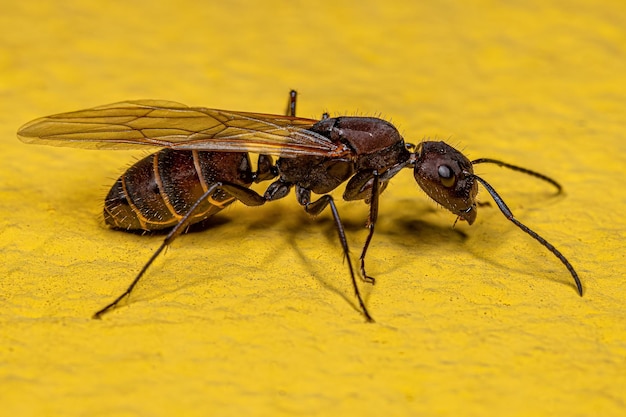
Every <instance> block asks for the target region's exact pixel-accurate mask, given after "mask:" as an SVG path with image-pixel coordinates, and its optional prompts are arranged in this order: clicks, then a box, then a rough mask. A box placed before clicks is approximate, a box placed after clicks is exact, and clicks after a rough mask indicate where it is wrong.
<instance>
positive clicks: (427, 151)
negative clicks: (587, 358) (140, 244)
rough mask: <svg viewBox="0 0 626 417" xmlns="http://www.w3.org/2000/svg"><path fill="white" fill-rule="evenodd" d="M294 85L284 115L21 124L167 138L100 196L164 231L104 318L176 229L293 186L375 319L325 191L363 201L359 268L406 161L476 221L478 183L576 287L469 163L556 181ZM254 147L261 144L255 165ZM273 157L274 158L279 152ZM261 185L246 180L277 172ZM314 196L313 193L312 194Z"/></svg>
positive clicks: (34, 138) (75, 139)
mask: <svg viewBox="0 0 626 417" xmlns="http://www.w3.org/2000/svg"><path fill="white" fill-rule="evenodd" d="M295 104H296V93H295V91H292V92H291V95H290V106H289V109H288V114H289V115H287V116H279V115H271V114H262V113H246V112H236V111H225V110H216V109H207V108H203V107H187V106H185V105H183V104H179V103H175V102H169V101H158V100H138V101H127V102H121V103H115V104H109V105H106V106H101V107H95V108H93V109H88V110H80V111H76V112H70V113H62V114H58V115H54V116H49V117H44V118H41V119H37V120H34V121H32V122H30V123H27V124H26V125H24V126H22V127H21V128H20V130H19V131H18V137H19V138H20V139H21V140H22V141H24V142H26V143H38V144H47V145H55V146H72V147H80V148H89V149H137V148H146V147H158V148H163V149H161V150H160V151H158V152H156V153H154V154H152V155H150V156H148V157H146V158H144V159H142V160H140V161H139V162H137V163H136V164H134V165H133V166H132V167H131V168H130V169H128V171H126V172H125V173H124V174H123V175H122V176H121V177H120V178H119V179H118V180H117V181H116V183H115V184H114V185H113V188H112V189H111V191H110V192H109V195H108V196H107V198H106V200H105V206H104V218H105V221H106V223H107V224H109V225H110V226H112V227H114V228H116V229H121V230H127V231H138V230H145V231H155V230H169V233H168V234H167V236H166V237H165V239H164V241H163V243H162V244H161V246H160V247H159V248H158V249H157V250H156V251H155V252H154V253H153V255H152V257H151V258H150V259H149V260H148V262H147V263H146V264H145V265H144V266H143V268H142V269H141V271H140V272H139V273H138V274H137V276H136V277H135V279H134V280H133V281H132V283H131V284H130V286H129V287H128V288H127V289H126V291H124V292H123V293H122V294H121V295H120V296H119V297H117V298H116V299H115V300H114V301H113V302H111V303H110V304H108V305H107V306H105V307H104V308H102V309H101V310H99V311H98V312H96V313H95V314H94V317H95V318H100V317H101V316H102V315H103V314H104V313H106V312H107V311H109V310H111V309H113V308H115V306H117V304H118V303H119V302H120V301H121V300H122V299H123V298H124V297H126V296H128V295H129V294H130V293H131V292H132V290H133V288H134V287H135V285H136V284H137V282H138V281H139V280H140V279H141V277H142V276H143V275H144V274H145V272H146V270H147V269H148V267H149V266H150V265H151V264H152V263H153V261H154V260H155V259H156V257H157V256H159V254H160V253H161V252H162V251H163V250H164V249H165V247H167V245H169V244H170V243H171V242H172V241H173V240H174V239H175V238H176V237H177V236H179V235H180V234H181V233H183V232H184V231H185V230H186V228H187V227H188V226H190V225H192V224H194V223H198V222H201V221H203V220H205V219H207V218H208V217H210V216H212V215H214V214H215V213H217V212H219V211H220V210H222V209H223V208H224V207H226V206H227V205H229V204H231V203H232V202H234V201H236V200H239V201H241V202H242V203H243V204H245V205H248V206H259V205H262V204H264V203H265V202H267V201H273V200H277V199H280V198H283V197H285V196H286V195H287V194H289V192H290V191H291V189H292V188H295V194H296V199H297V201H298V203H299V204H300V205H302V206H303V207H304V210H305V211H306V212H307V213H309V214H312V215H317V214H319V213H321V212H322V211H323V210H324V209H325V208H326V207H330V209H331V212H332V215H333V219H334V222H335V226H336V229H337V232H338V234H339V240H340V242H341V246H342V249H343V253H344V256H345V257H346V258H347V260H348V262H347V263H348V268H349V272H350V278H351V280H352V285H353V287H354V292H355V294H356V297H357V300H358V303H359V306H360V309H361V311H362V312H363V315H364V316H365V318H366V319H367V320H368V321H373V319H372V317H371V315H370V313H369V312H368V310H367V307H366V306H365V304H364V302H363V299H362V297H361V294H360V291H359V287H358V285H357V280H356V278H355V273H354V271H353V268H352V263H351V261H350V252H349V249H348V242H347V240H346V236H345V231H344V227H343V224H342V222H341V219H340V217H339V213H338V211H337V207H336V206H335V203H334V200H333V198H332V197H331V196H330V195H329V193H330V192H331V191H333V190H334V189H335V188H337V187H338V186H339V185H341V184H342V183H344V182H346V181H347V185H346V188H345V191H344V194H343V198H344V199H345V200H363V201H365V203H366V204H368V205H369V216H368V219H367V227H368V228H369V233H368V236H367V238H366V240H365V244H364V245H363V249H362V251H361V256H360V270H361V277H362V279H363V280H364V281H366V282H368V283H372V284H373V283H374V278H372V277H370V276H368V275H367V274H366V271H365V257H366V253H367V250H368V247H369V244H370V242H371V240H372V237H373V235H374V227H375V225H376V220H377V217H378V201H379V197H380V194H381V193H382V191H383V190H384V189H385V187H386V186H387V184H388V182H389V180H390V179H391V178H393V177H394V176H395V175H396V174H397V173H398V172H400V171H401V170H402V169H404V168H411V169H413V173H414V174H413V175H414V177H415V180H416V181H417V183H418V184H419V185H420V187H421V188H422V189H423V190H424V191H425V192H426V194H428V195H429V196H430V197H432V198H433V199H434V200H435V201H436V202H437V203H439V204H441V205H442V206H443V207H445V208H446V209H448V210H449V211H451V212H452V213H454V214H455V215H456V216H458V219H461V220H465V221H467V222H468V223H469V224H472V223H473V222H474V220H475V219H476V211H477V205H476V194H477V192H478V183H481V184H482V185H483V186H484V187H485V189H486V190H487V191H488V192H489V194H491V196H492V197H493V199H494V201H495V202H496V204H497V205H498V207H499V209H500V210H501V211H502V213H503V214H504V215H505V216H506V218H507V219H509V220H510V221H512V222H513V223H514V224H515V225H516V226H517V227H519V228H520V229H521V230H523V231H524V232H526V233H528V234H529V235H530V236H532V237H533V238H534V239H535V240H537V241H538V242H539V243H540V244H542V245H543V246H545V247H546V248H547V249H548V250H549V251H550V252H552V253H553V254H554V255H555V256H556V257H557V258H558V259H559V260H560V261H561V262H562V263H563V264H564V265H565V266H566V267H567V269H568V270H569V272H570V273H571V275H572V277H573V279H574V282H575V284H576V288H577V290H578V293H579V294H580V295H581V296H582V294H583V289H582V284H581V282H580V279H579V278H578V274H577V273H576V271H575V270H574V268H573V266H572V265H571V264H570V263H569V261H568V260H567V259H566V258H565V256H563V255H562V254H561V252H559V251H558V250H557V249H556V248H555V247H554V246H552V245H551V244H550V243H548V242H547V241H546V240H545V239H543V238H542V237H541V236H539V235H538V234H537V233H535V232H534V231H532V230H531V229H529V228H528V227H527V226H525V225H524V224H522V223H520V222H519V221H518V220H517V219H516V218H515V217H514V216H513V213H512V212H511V210H509V208H508V207H507V206H506V204H505V203H504V201H503V200H502V198H500V196H499V195H498V194H497V193H496V191H495V190H494V189H493V187H491V185H489V184H488V183H487V182H486V181H485V180H484V179H482V178H481V177H479V176H477V175H476V174H474V170H473V167H472V166H473V165H475V164H478V163H494V164H497V165H499V166H502V167H506V168H510V169H513V170H517V171H520V172H523V173H525V174H529V175H532V176H534V177H537V178H540V179H542V180H544V181H547V182H549V183H551V184H552V185H554V186H555V187H556V188H557V190H559V191H560V190H561V186H560V185H559V184H558V183H557V182H556V181H554V180H552V179H550V178H548V177H546V176H544V175H542V174H539V173H537V172H535V171H531V170H528V169H525V168H521V167H518V166H515V165H510V164H506V163H504V162H501V161H498V160H493V159H477V160H474V161H471V162H470V161H469V160H468V159H467V158H466V157H465V156H464V155H463V154H461V153H460V152H459V151H457V150H456V149H454V148H452V147H451V146H450V145H448V144H446V143H444V142H433V141H426V142H422V143H420V144H419V145H418V146H415V145H412V144H407V143H405V142H404V140H403V138H402V137H401V136H400V134H399V133H398V130H397V129H396V128H395V127H394V126H393V125H391V124H390V123H389V122H387V121H385V120H381V119H378V118H373V117H334V118H329V117H327V116H326V117H324V118H323V119H322V120H319V121H318V120H312V119H303V118H299V117H295ZM249 153H255V154H259V157H258V161H257V169H256V170H255V171H253V170H252V168H251V167H252V164H251V162H250V156H249ZM272 156H275V157H278V160H277V161H276V163H274V162H273V161H272ZM272 179H273V182H272V183H271V184H270V185H269V187H268V188H267V189H266V191H265V192H264V193H263V194H259V193H257V192H256V191H254V190H251V189H250V188H249V187H250V185H251V184H253V183H255V182H257V183H258V182H260V181H267V180H272ZM313 193H314V194H318V195H321V196H320V197H319V198H317V199H313V198H312V194H313Z"/></svg>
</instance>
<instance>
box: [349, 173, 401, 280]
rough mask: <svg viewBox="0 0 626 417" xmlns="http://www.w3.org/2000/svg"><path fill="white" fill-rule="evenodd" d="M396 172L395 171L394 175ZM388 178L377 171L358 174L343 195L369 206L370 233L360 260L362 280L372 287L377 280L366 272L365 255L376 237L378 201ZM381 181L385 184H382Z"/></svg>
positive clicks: (368, 226) (368, 223)
mask: <svg viewBox="0 0 626 417" xmlns="http://www.w3.org/2000/svg"><path fill="white" fill-rule="evenodd" d="M395 172H396V171H394V174H395ZM392 175H393V174H392ZM387 177H389V176H388V175H387V176H386V173H383V178H381V176H380V175H379V174H378V172H377V171H363V172H360V173H357V174H356V175H355V176H354V177H352V179H351V180H350V181H349V182H348V185H346V190H345V192H344V193H343V199H344V200H346V201H353V200H365V203H367V204H369V208H370V211H369V215H368V217H367V222H366V223H365V227H366V228H367V229H368V230H369V233H368V235H367V239H365V244H364V245H363V250H362V251H361V256H360V258H359V259H360V261H361V278H362V279H363V281H365V282H367V283H369V284H372V285H373V284H375V283H376V279H374V277H370V276H369V275H367V273H366V272H365V255H366V254H367V249H368V248H369V245H370V242H371V241H372V238H373V237H374V227H375V225H376V220H377V219H378V200H379V196H380V193H381V192H382V191H383V189H384V188H385V186H386V184H387V183H386V182H384V181H385V179H387V180H388V178H387ZM389 178H390V177H389ZM381 180H382V181H383V182H381Z"/></svg>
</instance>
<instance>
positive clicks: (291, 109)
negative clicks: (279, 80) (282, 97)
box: [286, 90, 298, 117]
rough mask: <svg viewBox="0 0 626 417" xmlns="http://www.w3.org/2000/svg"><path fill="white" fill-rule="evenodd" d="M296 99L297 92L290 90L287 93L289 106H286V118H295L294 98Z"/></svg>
mask: <svg viewBox="0 0 626 417" xmlns="http://www.w3.org/2000/svg"><path fill="white" fill-rule="evenodd" d="M297 97H298V92H297V91H296V90H291V91H290V92H289V104H287V112H286V114H287V116H291V117H296V98H297Z"/></svg>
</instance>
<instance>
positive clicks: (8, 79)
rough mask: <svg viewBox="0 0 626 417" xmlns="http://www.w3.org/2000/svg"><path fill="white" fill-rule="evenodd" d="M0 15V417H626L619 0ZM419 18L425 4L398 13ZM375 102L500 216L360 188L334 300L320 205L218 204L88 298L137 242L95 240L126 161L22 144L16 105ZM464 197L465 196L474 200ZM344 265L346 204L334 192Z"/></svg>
mask: <svg viewBox="0 0 626 417" xmlns="http://www.w3.org/2000/svg"><path fill="white" fill-rule="evenodd" d="M214 3H215V4H214V5H202V6H201V5H200V4H201V2H192V1H176V2H171V3H167V2H154V1H143V2H142V1H137V2H135V1H129V2H111V3H104V2H101V1H100V2H95V1H92V2H88V1H84V0H81V1H69V2H48V3H45V2H28V1H25V2H8V1H4V2H3V4H2V13H1V14H0V74H1V76H0V94H1V100H0V138H1V140H2V152H1V154H0V161H1V163H0V179H1V182H0V300H1V304H0V305H1V308H0V409H1V410H2V411H1V413H2V414H3V415H11V416H26V415H38V416H42V415H63V416H78V415H89V416H94V415H96V416H97V415H103V416H104V415H107V416H108V415H119V416H131V415H144V416H147V415H155V416H157V415H162V416H166V415H167V416H171V415H233V416H244V415H272V416H282V415H296V414H304V415H359V416H374V415H376V416H380V415H409V414H413V415H415V414H420V415H440V414H441V415H445V414H447V415H452V414H454V415H480V416H485V415H512V416H516V415H517V416H522V415H533V416H535V415H561V416H565V415H567V416H577V415H580V416H583V415H589V416H590V415H602V416H609V415H625V414H626V313H625V303H624V299H625V298H626V285H625V284H624V279H625V278H624V273H625V272H626V271H625V269H626V268H625V266H624V253H625V251H624V240H625V238H626V225H625V221H624V211H625V209H626V198H625V193H624V187H623V186H622V183H623V176H624V173H625V170H626V164H625V163H626V29H624V22H625V21H626V6H625V5H624V2H622V1H614V2H610V1H606V2H600V3H598V2H595V1H591V0H589V1H573V2H572V1H556V2H543V1H526V0H523V1H509V2H495V1H494V2H489V1H484V2H480V1H479V2H473V3H472V5H468V4H467V3H466V2H461V1H459V2H415V1H405V2H403V1H390V2H385V6H382V5H381V3H380V2H375V1H371V2H370V1H360V2H354V3H344V2H325V1H317V2H306V3H305V2H299V1H292V2H250V3H246V2H230V1H225V2H214ZM418 3H425V4H418ZM290 88H297V89H298V90H299V91H300V94H301V95H300V102H299V103H300V105H299V108H298V112H299V115H300V116H302V117H319V115H320V114H321V113H322V112H323V111H326V110H328V111H330V112H331V113H332V114H334V115H337V114H368V115H372V114H375V115H377V114H382V116H383V117H385V118H388V119H391V120H392V121H393V122H394V123H395V124H396V125H397V126H398V127H399V128H400V130H401V132H402V133H403V135H404V136H405V138H406V139H407V140H408V141H411V142H418V141H420V140H422V139H423V138H425V137H431V138H434V137H436V138H440V139H441V138H442V139H445V140H448V141H449V142H451V144H453V145H455V146H457V145H458V146H459V147H460V148H461V149H463V150H464V151H465V152H466V153H467V154H468V155H469V156H470V157H471V158H478V157H492V158H500V159H503V160H506V161H508V162H511V163H515V164H520V165H523V166H526V167H528V168H531V169H535V170H538V171H541V172H544V173H546V174H548V175H551V176H554V177H555V178H557V179H558V180H559V181H561V182H562V184H563V185H564V187H565V190H566V194H565V195H564V196H559V197H553V195H552V194H551V193H552V190H551V189H550V187H549V186H547V185H545V184H543V183H540V182H538V181H536V180H534V179H532V178H529V177H526V176H523V175H520V174H517V173H515V172H510V171H507V170H503V169H500V168H498V167H495V166H487V165H485V166H480V167H478V172H479V173H481V174H484V176H485V177H486V178H487V180H489V181H490V182H491V183H492V184H493V185H494V186H495V187H496V189H497V190H498V191H499V192H500V194H501V195H502V196H503V197H504V198H505V200H506V201H507V203H508V204H509V206H510V207H511V209H512V210H513V211H514V212H515V214H516V215H517V216H518V218H519V219H520V220H521V221H523V222H525V223H526V224H528V225H529V226H530V227H532V228H534V229H535V230H536V231H537V232H539V233H540V234H542V235H544V236H545V237H546V238H547V239H548V240H549V241H551V242H552V243H554V244H555V246H557V247H558V248H559V249H561V251H562V252H563V253H564V254H565V255H566V256H567V257H568V258H569V259H570V260H571V261H572V263H573V264H574V265H575V267H576V268H577V269H578V271H579V273H580V276H581V279H582V280H583V283H584V286H585V291H586V293H585V296H584V297H583V298H580V297H578V296H577V295H576V292H575V290H574V288H573V285H572V282H571V277H570V276H569V275H568V273H567V271H566V270H565V269H564V268H563V266H562V265H561V264H560V263H559V262H558V261H557V260H556V259H555V258H554V257H553V256H551V255H550V254H549V253H548V252H547V251H546V250H545V249H544V248H542V247H541V246H539V245H538V244H536V242H534V241H533V240H532V239H530V238H529V237H528V236H526V235H524V234H523V233H521V232H520V231H519V230H517V229H516V228H515V227H514V226H513V225H512V224H511V223H510V222H507V221H506V220H505V219H504V218H503V217H502V216H501V214H500V213H499V211H498V210H497V208H496V207H495V206H494V205H493V203H492V204H491V206H490V207H481V208H480V211H479V215H478V220H477V222H476V224H474V225H473V226H471V227H468V226H467V225H466V224H459V225H457V227H456V229H454V230H453V229H451V225H452V223H453V221H454V216H453V215H452V214H450V213H447V212H445V211H443V210H441V209H438V208H437V207H436V205H435V204H434V203H432V202H431V201H429V200H428V199H427V198H426V197H425V196H424V194H423V193H422V192H421V191H419V190H418V188H417V186H416V185H415V183H414V181H413V179H412V176H411V173H410V172H408V170H407V172H405V173H402V174H401V175H398V177H397V178H396V179H395V180H394V181H393V182H392V184H391V185H390V187H389V188H388V189H387V190H386V191H385V193H384V194H383V198H382V202H381V208H380V211H381V221H380V224H379V225H378V228H377V235H376V236H375V239H374V243H373V247H372V249H371V251H370V254H369V262H370V269H369V272H370V273H371V274H372V275H374V276H375V277H377V279H378V282H377V284H376V286H374V287H368V286H366V285H362V288H363V291H364V292H365V295H366V300H367V304H368V306H369V308H370V311H371V312H372V314H373V315H374V317H375V318H376V320H377V323H376V324H367V323H365V322H364V321H363V319H362V317H361V316H360V315H359V313H358V312H357V309H356V307H355V303H354V299H353V296H352V292H351V288H350V283H349V280H348V276H347V272H346V266H345V265H344V264H342V261H341V254H340V250H339V245H338V242H337V241H336V236H335V232H334V230H333V226H332V221H331V220H330V214H329V213H324V214H323V215H322V216H320V217H319V218H317V219H309V218H308V217H307V215H306V214H305V213H304V212H303V211H302V210H301V208H299V207H298V205H297V203H296V202H295V199H294V197H293V195H291V196H289V197H288V198H286V199H284V200H283V201H280V202H275V203H272V204H267V205H266V206H264V207H260V208H247V207H244V206H242V205H236V206H233V207H231V208H229V209H228V210H227V211H226V212H225V213H224V215H222V216H220V219H221V220H220V221H218V222H216V225H215V226H214V227H213V228H212V229H210V230H208V231H206V232H202V233H194V234H191V235H187V236H184V237H183V238H180V239H179V240H177V241H176V242H175V243H174V245H173V247H172V248H170V249H169V251H168V253H167V254H166V256H164V257H162V258H161V259H160V260H159V261H157V262H156V264H155V267H154V268H153V269H151V271H150V273H149V274H148V275H147V277H146V279H145V281H144V282H143V284H142V285H141V286H140V287H139V289H138V291H137V292H136V293H135V294H134V297H133V298H132V300H131V302H130V303H129V304H128V305H127V306H125V307H123V308H121V309H118V310H117V311H115V312H114V313H112V314H110V315H109V316H107V317H106V318H105V319H104V320H102V321H94V320H91V319H90V315H91V314H92V313H93V312H94V311H95V310H96V309H97V308H99V307H102V306H103V305H104V304H105V303H107V302H108V301H110V300H111V299H112V297H114V296H115V295H117V294H118V293H119V292H120V291H121V290H123V289H124V288H125V287H126V285H127V284H128V283H129V281H130V279H131V278H132V277H133V275H134V274H135V273H136V272H137V271H138V269H139V268H140V267H141V265H142V264H143V263H144V262H145V261H146V259H147V258H148V257H149V256H150V254H151V253H152V251H153V250H154V249H155V248H156V247H157V246H158V245H159V243H160V238H159V237H144V236H137V235H130V234H125V233H120V232H115V231H111V230H108V229H107V228H106V227H105V226H104V225H103V222H102V220H101V214H100V212H101V206H102V199H103V197H104V195H105V194H106V191H107V188H108V187H109V186H110V185H111V184H112V182H113V181H114V179H115V178H116V177H117V176H118V175H119V174H121V173H122V172H123V170H124V168H125V167H127V166H128V165H129V164H130V163H131V162H132V161H133V160H134V159H135V158H137V157H141V156H143V153H141V152H134V153H130V152H114V151H111V152H104V151H87V150H76V149H64V148H48V147H43V146H31V145H25V144H23V143H21V142H19V141H18V140H17V139H16V137H15V132H16V130H17V128H18V127H19V126H20V125H21V124H23V123H25V122H27V121H29V120H31V119H33V118H35V117H39V116H44V115H48V114H53V113H58V112H62V111H70V110H76V109H80V108H86V107H92V106H95V105H99V104H106V103H110V102H114V101H119V100H123V99H135V98H162V99H169V100H175V101H180V102H183V103H186V104H190V105H204V106H210V107H217V108H225V109H234V110H247V111H260V112H274V113H282V112H283V111H284V107H285V104H286V94H287V92H288V90H289V89H290ZM481 197H482V200H483V201H486V200H489V199H488V197H487V196H486V193H485V192H484V191H482V192H481ZM339 209H340V212H341V213H342V216H343V218H344V220H345V221H346V224H347V229H348V234H349V239H350V244H351V247H352V250H353V253H355V254H357V253H358V250H359V248H360V245H361V243H362V241H363V239H364V238H365V235H366V232H365V230H364V229H363V228H362V225H363V221H364V219H365V217H366V209H365V206H364V205H363V204H362V203H341V204H340V205H339Z"/></svg>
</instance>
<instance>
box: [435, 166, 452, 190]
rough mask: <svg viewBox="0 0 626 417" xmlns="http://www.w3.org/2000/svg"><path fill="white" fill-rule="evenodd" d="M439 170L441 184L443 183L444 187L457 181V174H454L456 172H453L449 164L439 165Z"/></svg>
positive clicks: (450, 185)
mask: <svg viewBox="0 0 626 417" xmlns="http://www.w3.org/2000/svg"><path fill="white" fill-rule="evenodd" d="M437 172H438V173H439V179H440V180H441V184H443V186H444V187H448V188H450V187H452V186H453V185H454V183H455V182H456V176H455V175H454V172H452V168H450V167H449V166H448V165H439V168H437Z"/></svg>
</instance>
